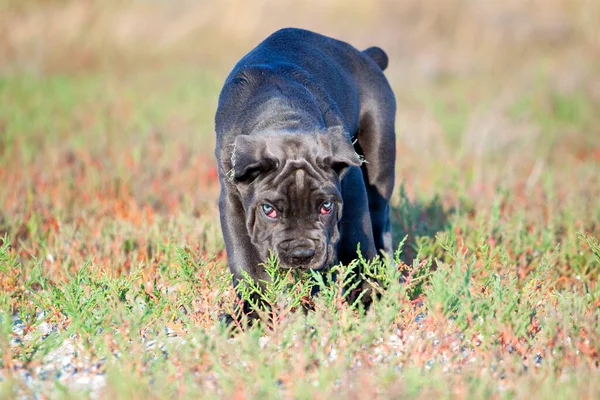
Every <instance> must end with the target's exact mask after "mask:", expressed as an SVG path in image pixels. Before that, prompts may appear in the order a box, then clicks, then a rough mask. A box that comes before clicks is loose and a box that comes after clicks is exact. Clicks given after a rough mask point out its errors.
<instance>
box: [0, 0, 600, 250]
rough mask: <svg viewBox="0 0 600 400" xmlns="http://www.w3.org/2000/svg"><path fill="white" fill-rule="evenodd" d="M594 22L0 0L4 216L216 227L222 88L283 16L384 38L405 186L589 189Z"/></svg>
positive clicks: (575, 4)
mask: <svg viewBox="0 0 600 400" xmlns="http://www.w3.org/2000/svg"><path fill="white" fill-rule="evenodd" d="M599 25H600V2H599V1H597V0H505V1H482V0H396V1H392V0H370V1H356V0H319V1H316V0H304V1H289V0H280V1H267V0H256V1H242V0H223V1H186V0H173V1H158V0H146V1H141V0H137V1H127V2H125V1H113V0H99V1H92V0H89V1H83V0H77V1H68V0H39V1H36V0H0V205H2V206H3V208H2V209H3V210H4V211H3V212H2V213H1V214H0V226H3V230H4V231H7V232H10V233H11V234H13V235H17V237H18V234H19V232H21V233H23V232H28V231H30V227H28V226H27V224H26V223H25V222H20V221H21V218H20V217H23V218H24V220H25V221H27V216H28V215H29V214H28V212H29V213H31V210H32V209H36V210H38V212H40V213H41V215H44V212H45V213H46V214H47V218H50V217H49V216H53V217H52V218H55V217H56V218H57V219H58V220H60V221H61V223H63V224H64V225H65V226H70V225H69V224H71V223H73V221H76V220H77V218H81V221H80V222H81V223H89V224H91V225H90V226H89V229H90V230H92V231H94V232H96V234H97V235H100V231H101V230H102V229H104V228H102V227H103V225H102V224H101V223H99V221H100V220H102V221H104V220H105V219H107V220H109V221H113V222H114V220H115V218H121V219H122V220H123V221H125V222H127V223H133V224H134V225H133V226H137V225H135V224H138V225H139V224H142V225H143V224H144V223H145V224H150V225H152V223H153V221H154V222H155V221H156V219H155V218H159V219H160V218H163V219H165V220H169V219H172V218H178V217H177V216H184V217H189V216H190V215H193V216H196V217H199V220H200V221H201V220H202V218H206V221H205V225H199V226H196V227H195V228H194V229H187V228H185V227H183V228H181V230H180V231H179V233H181V232H186V235H189V236H184V237H183V238H182V240H184V241H185V240H187V239H186V237H187V238H188V239H189V240H191V241H195V240H196V239H194V238H197V237H199V236H202V235H204V236H206V237H208V238H212V237H214V238H218V237H220V233H218V229H217V228H214V226H215V223H216V210H215V207H214V205H215V199H216V194H217V192H218V182H217V180H216V170H215V166H214V163H215V162H214V157H213V155H212V152H213V146H214V126H213V118H214V113H215V109H216V103H217V98H218V94H219V90H220V88H221V86H222V84H223V81H224V79H225V77H226V76H227V74H228V73H229V71H230V69H231V68H232V66H233V65H234V63H235V62H236V61H237V60H238V59H239V58H241V57H242V56H243V55H244V54H245V53H246V52H248V51H249V50H250V49H252V48H253V47H254V46H255V45H256V44H258V43H259V42H260V41H261V40H262V39H263V38H265V37H266V36H268V35H269V34H270V33H272V32H273V31H275V30H277V29H278V28H282V27H287V26H295V27H301V28H306V29H310V30H314V31H317V32H319V33H322V34H325V35H329V36H333V37H335V38H338V39H341V40H344V41H347V42H349V43H351V44H353V45H355V46H356V47H358V48H359V49H362V48H366V47H368V46H372V45H377V46H380V47H382V48H383V49H385V51H386V52H387V54H388V55H389V58H390V63H389V68H388V70H386V75H387V76H388V78H389V80H390V82H391V84H392V86H393V88H394V90H395V93H396V97H397V99H398V114H397V135H398V165H397V176H398V183H399V184H400V183H402V184H403V185H404V189H405V190H406V191H407V193H408V194H409V195H410V196H423V197H424V198H431V197H433V196H439V197H441V201H442V203H444V204H446V205H448V207H450V205H452V207H456V205H457V204H461V206H464V204H467V205H468V206H469V207H477V204H479V203H481V204H484V205H490V204H491V203H492V202H493V201H492V200H491V199H492V198H493V196H494V195H495V194H497V192H498V190H499V188H504V189H505V190H508V191H515V192H519V193H522V194H524V196H525V198H526V199H527V198H529V197H528V193H533V192H532V191H535V190H536V188H539V187H540V185H542V184H543V183H544V182H545V181H544V179H546V178H545V177H547V176H550V175H548V174H549V173H551V174H552V175H551V179H552V181H553V182H554V181H557V182H561V181H563V182H566V181H571V182H573V181H577V182H580V184H581V188H580V189H581V190H587V189H585V188H586V187H588V188H589V187H597V186H598V185H597V181H595V178H594V177H595V176H597V175H595V173H597V172H598V160H600V123H599V122H600V113H599V112H598V109H599V106H600V79H599V78H600V28H599ZM575 165H584V167H581V168H579V167H578V169H577V170H576V169H575ZM548 179H550V178H548ZM594 181H595V182H596V183H594ZM557 190H558V191H559V192H560V191H561V190H563V191H564V192H565V193H568V192H574V193H578V195H581V193H580V191H578V190H579V189H573V188H570V187H564V188H563V189H560V186H559V189H557ZM34 194H35V195H34ZM486 196H487V197H486ZM592 197H593V196H592ZM536 201H537V200H536ZM590 201H592V200H590ZM28 210H29V211H28ZM40 210H41V211H40ZM43 210H47V211H43ZM2 215H4V217H2ZM82 216H85V217H82ZM184 217H181V218H182V221H180V224H185V223H190V222H186V221H188V220H189V218H188V219H185V218H184ZM44 218H46V217H44ZM3 220H4V222H2V221H3ZM15 221H17V222H15ZM113 222H111V223H113ZM165 223H166V222H165ZM23 225H24V227H23ZM73 226H78V225H73ZM178 226H179V225H178ZM206 227H210V229H208V228H206ZM163 228H164V227H163ZM188 228H189V227H188ZM213 228H214V229H213ZM73 229H75V228H73ZM123 229H125V228H123ZM127 229H129V228H127ZM132 229H133V228H132ZM186 229H187V230H186ZM207 229H208V230H207ZM207 232H208V233H207ZM23 237H26V235H24V236H23ZM206 240H212V239H206ZM215 240H216V241H219V240H220V239H215ZM207 248H210V249H215V248H216V249H219V248H222V247H221V244H220V243H216V244H214V245H212V246H208V247H207Z"/></svg>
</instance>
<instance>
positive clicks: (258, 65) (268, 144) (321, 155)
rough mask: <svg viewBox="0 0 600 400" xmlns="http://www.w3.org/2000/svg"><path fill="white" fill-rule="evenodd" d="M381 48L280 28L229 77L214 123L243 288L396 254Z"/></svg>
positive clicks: (233, 258)
mask: <svg viewBox="0 0 600 400" xmlns="http://www.w3.org/2000/svg"><path fill="white" fill-rule="evenodd" d="M387 65H388V57H387V55H386V53H385V52H384V51H383V50H382V49H380V48H379V47H370V48H368V49H366V50H364V51H359V50H357V49H356V48H354V47H352V46H351V45H350V44H348V43H345V42H342V41H339V40H336V39H332V38H329V37H326V36H323V35H320V34H317V33H314V32H310V31H307V30H303V29H297V28H285V29H281V30H279V31H277V32H275V33H273V34H272V35H270V36H269V37H268V38H266V39H265V40H264V41H263V42H262V43H260V44H259V45H258V46H257V47H256V48H254V49H253V50H252V51H250V52H249V53H248V54H247V55H245V56H244V57H243V58H242V59H241V60H240V61H239V62H238V63H237V64H236V65H235V67H234V68H233V70H232V71H231V73H230V74H229V76H228V77H227V79H226V81H225V84H224V87H223V89H222V91H221V93H220V96H219V102H218V108H217V112H216V117H215V130H216V135H217V140H216V148H215V156H216V158H217V163H218V174H219V181H220V184H221V193H220V197H219V212H220V220H221V228H222V231H223V238H224V242H225V250H226V253H227V260H228V264H229V269H230V271H231V273H232V275H233V283H234V286H236V285H237V283H238V282H239V281H240V280H241V279H242V277H243V275H242V272H243V271H245V272H246V273H247V274H248V275H249V276H250V277H251V278H252V279H254V280H255V281H256V282H264V281H267V280H268V279H269V277H268V275H267V274H266V272H265V269H264V263H265V261H266V260H267V258H268V257H269V255H270V253H271V252H273V253H274V254H276V255H277V256H278V258H279V263H280V264H279V265H280V268H286V269H293V268H300V269H313V270H322V269H324V268H327V267H328V266H331V265H334V264H336V263H344V264H346V263H349V262H350V261H352V260H353V259H355V258H356V257H357V248H358V246H360V251H361V253H362V254H363V256H364V257H365V258H368V259H372V258H374V257H376V256H377V255H378V254H380V253H383V254H387V255H391V254H392V234H391V223H390V197H391V195H392V191H393V188H394V165H395V158H396V151H395V149H396V144H395V142H396V136H395V131H394V125H395V113H396V102H395V97H394V93H393V92H392V89H391V87H390V85H389V83H388V81H387V79H386V77H385V76H384V74H383V70H385V68H386V67H387Z"/></svg>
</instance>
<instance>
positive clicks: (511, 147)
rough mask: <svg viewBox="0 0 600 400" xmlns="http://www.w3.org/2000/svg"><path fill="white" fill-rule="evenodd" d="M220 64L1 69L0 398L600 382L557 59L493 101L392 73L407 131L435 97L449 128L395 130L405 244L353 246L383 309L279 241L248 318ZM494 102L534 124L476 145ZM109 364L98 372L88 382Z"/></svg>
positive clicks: (571, 391) (475, 390) (579, 198)
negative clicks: (412, 145)
mask: <svg viewBox="0 0 600 400" xmlns="http://www.w3.org/2000/svg"><path fill="white" fill-rule="evenodd" d="M222 79H223V77H222V76H215V75H214V74H211V73H208V72H202V71H200V72H198V71H194V70H191V69H188V68H183V67H180V68H177V67H173V68H166V69H164V68H163V69H158V70H153V71H139V73H138V74H136V75H133V74H132V75H128V74H125V75H119V74H111V73H102V72H88V73H81V74H79V75H49V76H32V75H25V74H22V75H19V74H17V75H11V76H4V77H3V78H1V80H0V103H1V104H2V107H0V131H1V132H2V135H1V136H0V235H1V236H2V238H1V239H0V243H2V246H1V247H0V310H1V311H0V352H1V354H0V397H2V398H4V397H6V398H11V397H14V396H17V395H24V396H31V395H32V394H33V393H38V394H40V393H44V394H49V395H51V396H55V397H66V396H74V397H88V396H89V395H90V394H91V393H92V392H93V393H95V394H97V393H100V394H101V395H102V397H111V396H113V397H117V398H131V397H153V398H165V397H187V398H197V397H206V398H223V397H235V398H258V397H266V398H315V397H317V398H319V397H323V398H326V397H330V396H338V397H344V398H345V397H361V398H362V397H389V398H399V397H411V398H413V397H416V398H431V397H434V396H435V397H441V398H450V397H459V398H464V397H467V398H482V397H490V396H491V397H496V398H513V397H517V398H525V397H530V396H531V395H533V394H535V395H537V396H538V397H541V398H577V397H583V398H595V397H598V395H600V379H599V378H598V368H599V364H598V363H599V357H600V356H599V354H600V302H599V299H600V286H599V285H598V273H599V271H600V248H599V245H598V240H597V238H598V236H599V235H600V223H599V221H600V201H599V200H598V199H600V185H599V184H598V171H599V170H600V141H599V136H598V135H597V132H598V126H600V125H599V124H598V117H597V116H595V115H594V113H593V110H594V109H595V108H597V106H598V105H597V103H595V100H594V99H593V98H592V97H590V96H589V95H588V94H587V92H584V91H580V92H579V91H574V92H571V93H568V92H567V93H559V92H558V91H557V90H554V89H553V87H552V83H551V77H548V76H546V77H544V76H542V77H541V78H540V79H541V83H539V87H538V86H535V87H534V88H533V90H531V91H529V90H525V89H523V90H520V89H521V88H520V87H519V85H516V84H515V86H514V87H513V89H512V91H511V92H510V93H512V94H513V95H511V96H509V97H508V99H507V100H506V101H505V102H504V103H503V104H502V107H499V108H495V107H493V106H492V105H493V104H495V100H496V97H495V88H494V87H492V86H491V85H490V86H486V84H485V82H484V83H483V84H482V83H481V82H480V81H475V80H473V81H470V80H468V79H466V80H461V81H458V80H457V81H456V82H455V83H454V84H452V85H447V84H445V83H442V84H439V85H438V84H436V83H432V84H429V85H424V86H423V87H421V88H416V89H415V90H417V91H418V92H417V93H416V94H415V95H414V96H413V97H411V98H408V96H406V94H405V93H403V92H402V89H401V88H396V92H397V93H398V94H399V96H398V97H399V109H401V110H403V112H404V113H403V118H402V119H400V120H399V122H398V128H399V132H402V124H403V123H404V122H410V121H413V120H419V118H422V116H423V115H426V116H427V118H431V122H432V123H433V124H434V125H427V126H435V127H437V128H436V129H438V128H439V129H438V131H437V132H438V134H439V135H441V136H440V140H433V141H432V142H431V143H430V146H431V150H432V151H429V150H428V149H421V150H420V149H412V150H411V149H409V148H407V147H404V145H403V142H402V141H403V139H404V137H405V136H404V135H409V134H411V133H399V142H400V146H401V149H402V151H401V153H399V157H398V168H397V176H398V187H397V191H396V195H395V197H394V200H393V210H392V218H393V223H394V232H395V233H394V235H395V240H396V243H397V244H398V252H397V254H396V264H392V263H389V262H381V261H375V262H369V261H367V260H360V259H359V260H356V261H355V263H354V266H353V267H354V268H355V269H356V270H358V271H360V273H361V274H363V275H364V276H365V277H370V278H371V281H373V282H378V283H377V284H374V290H375V291H376V292H378V293H379V294H380V297H378V298H377V299H376V300H375V302H374V303H373V304H372V306H371V307H370V309H369V310H368V311H365V310H364V309H363V308H361V306H360V304H359V303H353V302H351V301H348V299H349V298H348V297H347V296H346V294H347V292H344V291H343V289H342V288H343V287H344V282H345V281H346V280H349V279H350V277H349V276H348V274H347V271H348V270H349V267H348V266H337V267H335V269H334V270H335V271H337V272H338V273H337V275H336V276H333V275H332V276H331V277H330V279H329V283H326V282H328V281H327V280H323V279H322V277H321V276H319V275H316V276H312V277H308V276H300V275H294V274H291V275H286V274H282V273H281V272H280V271H278V270H277V268H276V260H271V261H270V264H269V266H268V268H270V270H271V272H272V275H273V282H272V283H271V284H270V285H268V287H267V289H266V292H265V291H263V290H261V289H259V288H258V287H257V286H255V285H252V284H250V285H249V286H247V288H246V292H245V295H244V296H245V297H246V298H251V297H250V295H251V294H252V295H253V296H255V297H254V298H256V296H258V297H262V298H263V301H265V302H266V303H268V304H270V305H271V308H270V311H269V312H261V313H260V315H261V319H262V323H260V324H255V325H253V326H251V327H246V329H245V330H244V331H243V332H239V331H237V332H233V333H232V331H231V329H229V328H227V327H225V326H223V325H222V324H221V323H220V322H219V315H220V314H221V313H222V312H229V313H231V312H233V308H234V306H235V303H236V302H237V298H236V296H235V293H234V291H233V288H232V287H231V278H230V275H229V273H228V271H227V269H226V262H225V260H224V251H223V243H222V239H221V236H220V230H219V226H218V213H217V209H216V196H217V193H218V189H219V187H218V182H217V181H216V175H215V170H214V160H213V158H212V155H211V154H212V150H213V146H214V134H213V122H212V119H213V116H214V111H215V105H216V98H217V95H218V90H219V88H220V85H221V83H222ZM482 85H483V86H482ZM536 85H537V84H536ZM482 87H483V89H482ZM415 99H416V100H415ZM404 110H408V111H404ZM482 110H483V111H485V112H486V113H488V114H489V115H491V116H493V117H494V118H491V119H489V121H492V122H490V123H493V121H498V124H499V125H497V126H492V128H495V129H496V132H498V133H497V134H498V135H500V136H502V137H504V136H510V137H512V136H511V135H512V134H513V133H514V132H513V131H511V128H513V127H519V128H520V129H521V128H522V130H520V131H519V132H520V133H519V134H518V135H514V137H512V139H511V140H510V141H507V142H500V143H501V144H500V145H494V144H492V145H489V144H485V146H483V145H482V146H480V147H477V146H479V143H480V142H478V140H480V139H479V137H478V136H477V130H476V129H475V131H474V132H473V131H472V130H471V131H469V129H470V127H473V126H476V125H474V124H473V121H474V120H475V118H476V116H477V115H478V113H480V112H481V111H482ZM486 115H487V114H486ZM523 126H525V128H523ZM468 132H471V133H468ZM414 134H419V132H416V133H414ZM468 135H471V136H470V137H469V138H467V136H468ZM467 139H468V140H470V141H471V142H469V141H467ZM481 140H483V139H481ZM473 141H474V142H473ZM547 141H550V142H551V144H550V145H548V143H547ZM472 142H473V143H475V144H474V146H475V147H476V148H477V149H479V150H478V152H474V151H472V148H471V147H469V146H471V144H469V143H472ZM494 143H495V142H494ZM536 171H537V172H536ZM315 285H316V286H319V287H320V293H321V294H320V295H319V296H317V297H315V298H311V297H310V296H307V293H308V292H309V291H310V289H311V287H313V286H315ZM307 304H309V305H310V308H312V309H313V310H311V311H305V310H304V308H305V307H304V306H306V305H307ZM65 349H72V351H66V350H65ZM65 352H66V353H68V354H67V355H66V356H65V355H64V353H65ZM65 357H66V359H67V360H68V362H67V363H66V364H68V365H67V366H63V364H62V361H63V360H64V359H65ZM73 367H76V368H77V369H78V372H77V373H74V372H73V371H72V369H69V368H73ZM29 376H30V377H29ZM95 376H100V377H101V379H102V380H103V385H102V386H101V387H100V388H94V386H93V385H92V384H91V383H89V382H87V381H85V380H83V381H80V380H79V379H80V378H82V377H84V378H85V377H88V378H89V377H95ZM90 379H91V378H90ZM86 382H87V383H86Z"/></svg>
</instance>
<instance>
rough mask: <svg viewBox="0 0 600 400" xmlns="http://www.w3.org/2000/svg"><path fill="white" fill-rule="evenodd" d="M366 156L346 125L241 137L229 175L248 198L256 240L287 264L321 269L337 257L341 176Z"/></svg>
mask: <svg viewBox="0 0 600 400" xmlns="http://www.w3.org/2000/svg"><path fill="white" fill-rule="evenodd" d="M359 165H361V160H360V158H359V156H358V155H357V154H356V152H355V151H354V148H353V146H352V144H351V143H350V140H349V138H348V137H347V136H346V135H345V134H344V132H343V130H342V129H341V128H337V127H336V128H330V129H329V130H327V131H323V132H311V133H285V134H281V133H279V134H277V133H271V134H269V133H264V134H261V135H252V136H249V135H248V136H246V135H242V136H238V137H236V139H235V142H234V146H233V152H232V154H231V171H230V176H229V179H230V181H231V182H232V183H233V184H234V185H235V186H236V188H237V190H238V192H239V193H240V195H241V198H242V204H243V207H244V212H245V218H246V227H247V230H248V233H249V235H250V239H251V240H252V243H253V244H254V246H255V247H256V248H257V249H258V251H259V252H260V254H261V256H262V257H263V259H266V258H267V256H268V255H269V251H273V252H274V253H275V254H277V256H278V257H279V261H280V266H281V267H282V268H303V269H309V268H310V269H320V268H323V267H324V266H326V265H329V264H331V263H332V262H333V261H334V260H335V246H336V244H337V242H338V241H339V238H340V234H339V231H338V221H339V220H340V218H341V216H342V211H343V202H342V196H341V189H340V181H341V178H342V176H343V175H344V173H345V172H346V170H347V168H348V167H349V166H359Z"/></svg>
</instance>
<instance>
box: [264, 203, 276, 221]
mask: <svg viewBox="0 0 600 400" xmlns="http://www.w3.org/2000/svg"><path fill="white" fill-rule="evenodd" d="M262 210H263V212H264V213H265V215H266V216H267V217H269V218H273V219H275V218H277V210H276V209H275V207H273V206H272V205H270V204H266V203H265V204H263V205H262Z"/></svg>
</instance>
